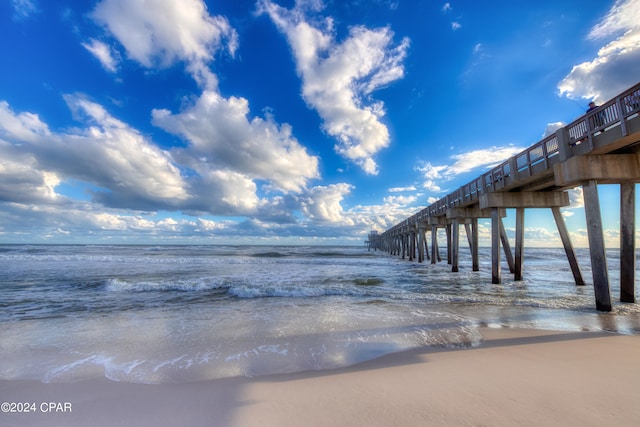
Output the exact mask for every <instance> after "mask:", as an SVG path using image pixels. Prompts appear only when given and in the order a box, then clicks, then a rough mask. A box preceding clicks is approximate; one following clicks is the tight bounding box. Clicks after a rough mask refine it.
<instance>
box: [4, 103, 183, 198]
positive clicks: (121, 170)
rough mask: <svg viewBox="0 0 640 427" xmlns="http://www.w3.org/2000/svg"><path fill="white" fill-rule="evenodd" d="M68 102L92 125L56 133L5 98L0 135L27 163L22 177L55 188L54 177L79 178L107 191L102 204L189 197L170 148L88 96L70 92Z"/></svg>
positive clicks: (101, 194)
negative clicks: (159, 145)
mask: <svg viewBox="0 0 640 427" xmlns="http://www.w3.org/2000/svg"><path fill="white" fill-rule="evenodd" d="M65 100H66V102H67V104H68V105H69V107H70V108H71V109H72V111H73V112H74V114H75V115H76V117H78V118H79V119H82V120H85V121H87V122H88V123H89V126H88V127H87V128H85V129H72V130H71V131H70V132H68V133H52V132H51V131H50V130H49V128H48V126H47V125H46V124H45V123H43V122H42V121H40V119H39V118H38V116H37V115H34V114H31V113H18V114H16V113H14V112H13V111H12V110H11V109H10V108H9V106H8V104H7V103H6V102H0V135H4V136H5V138H7V140H8V142H9V144H5V149H7V148H6V147H10V149H11V150H12V151H13V152H14V153H17V154H14V155H15V158H16V159H17V160H19V161H20V163H21V164H22V165H23V166H25V167H26V169H25V168H23V169H21V173H20V175H19V176H22V177H23V184H24V185H37V186H40V188H41V189H45V190H46V188H49V190H52V189H53V187H55V186H53V185H52V183H53V182H54V181H55V182H60V181H61V180H64V179H68V178H72V179H77V180H80V181H83V182H87V183H91V184H92V185H94V186H96V187H99V188H101V189H103V191H100V192H98V193H95V194H94V197H95V198H96V199H99V200H101V201H102V202H103V203H105V204H112V205H123V206H128V207H135V206H137V205H138V206H147V205H150V204H151V205H153V204H155V203H165V204H173V203H176V202H179V201H184V200H186V199H188V198H189V194H188V191H187V189H186V187H185V183H184V181H183V180H182V177H181V176H180V171H179V170H178V168H177V167H176V166H175V165H174V164H173V162H172V159H171V157H170V156H169V154H168V153H167V152H165V151H162V150H160V149H159V148H157V146H155V145H153V144H151V143H150V141H148V140H147V139H146V138H145V137H143V136H142V135H141V134H140V133H139V132H137V131H136V130H134V129H131V128H130V127H129V126H127V125H126V124H124V123H122V122H120V121H119V120H117V119H115V118H113V117H112V116H111V115H109V114H108V113H107V112H106V110H104V109H103V108H102V107H101V106H100V105H98V104H95V103H93V102H91V101H89V100H88V99H86V98H85V97H83V96H80V95H66V96H65ZM6 168H9V167H8V166H6ZM47 174H48V175H47ZM29 175H30V176H31V178H28V176H29ZM34 177H35V178H34ZM37 177H40V178H37ZM54 177H55V179H54ZM36 178H37V179H36ZM12 179H13V180H15V179H16V178H15V176H14V178H12ZM14 184H15V185H17V183H15V182H14ZM35 193H42V191H35ZM49 198H50V199H52V198H54V197H53V196H52V195H50V196H49ZM9 200H13V199H9Z"/></svg>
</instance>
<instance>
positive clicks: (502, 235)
mask: <svg viewBox="0 0 640 427" xmlns="http://www.w3.org/2000/svg"><path fill="white" fill-rule="evenodd" d="M498 222H499V223H500V240H502V247H503V248H504V256H505V258H506V259H507V265H508V266H509V272H510V273H511V274H513V273H514V272H515V271H516V268H515V264H514V263H513V253H512V252H511V245H510V244H509V239H508V238H507V230H505V229H504V223H503V222H502V218H498Z"/></svg>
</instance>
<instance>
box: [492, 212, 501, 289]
mask: <svg viewBox="0 0 640 427" xmlns="http://www.w3.org/2000/svg"><path fill="white" fill-rule="evenodd" d="M501 223H502V221H500V212H499V209H498V208H491V283H493V284H498V283H500V224H501Z"/></svg>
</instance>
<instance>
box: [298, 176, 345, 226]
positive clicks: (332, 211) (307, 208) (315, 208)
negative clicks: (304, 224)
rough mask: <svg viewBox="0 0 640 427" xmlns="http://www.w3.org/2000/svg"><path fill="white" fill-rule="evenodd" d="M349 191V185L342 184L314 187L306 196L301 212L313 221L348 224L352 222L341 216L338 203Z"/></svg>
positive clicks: (341, 212)
mask: <svg viewBox="0 0 640 427" xmlns="http://www.w3.org/2000/svg"><path fill="white" fill-rule="evenodd" d="M351 189H352V187H351V185H349V184H344V183H341V184H332V185H328V186H317V187H314V188H312V189H311V190H310V191H309V192H308V194H307V195H306V198H305V200H304V201H303V203H302V211H303V213H304V214H305V215H306V216H307V217H309V218H311V219H314V220H318V221H326V222H332V223H345V222H346V223H347V224H350V223H352V221H350V220H348V219H347V218H346V217H344V216H343V210H342V205H341V204H340V202H341V201H342V199H343V198H344V196H346V195H347V194H349V193H350V192H351Z"/></svg>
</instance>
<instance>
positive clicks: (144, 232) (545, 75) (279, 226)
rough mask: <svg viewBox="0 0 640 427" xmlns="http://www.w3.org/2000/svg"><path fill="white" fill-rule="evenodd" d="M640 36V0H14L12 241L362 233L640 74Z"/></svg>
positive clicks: (541, 220)
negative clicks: (481, 0)
mask: <svg viewBox="0 0 640 427" xmlns="http://www.w3.org/2000/svg"><path fill="white" fill-rule="evenodd" d="M639 40H640V0H616V1H613V0H607V1H605V0H597V1H596V0H588V1H585V0H581V1H579V0H575V1H574V0H559V1H547V0H536V1H519V2H507V1H496V0H493V1H492V0H487V1H483V2H477V1H468V0H467V1H462V0H460V1H451V2H445V1H435V0H429V1H417V0H416V1H408V0H369V1H363V0H353V1H348V0H347V1H337V0H336V1H321V0H300V1H297V2H294V1H276V0H251V1H249V0H234V1H204V0H180V1H177V0H144V1H143V0H101V1H89V0H85V1H78V0H76V1H74V0H46V1H44V0H0V55H1V57H2V64H3V66H2V67H0V241H2V242H5V243H22V242H29V243H210V244H216V243H217V244H228V243H237V244H245V243H247V244H268V243H276V244H277V243H280V244H361V243H362V241H363V240H364V238H365V237H366V233H367V232H368V231H369V230H371V229H377V230H379V231H383V230H385V229H386V228H388V227H390V226H392V225H393V224H395V223H396V222H398V221H399V220H401V219H403V218H405V217H407V216H409V215H411V214H413V213H415V212H416V211H418V210H420V209H422V208H424V207H425V206H427V205H428V204H430V203H432V202H433V201H435V200H437V199H438V198H440V197H443V196H445V195H446V194H448V193H449V192H450V191H451V190H454V189H456V188H458V187H459V186H461V185H463V184H465V183H467V182H469V181H470V180H471V179H473V178H475V177H476V176H477V175H479V174H481V173H483V172H484V171H486V170H487V169H489V168H490V167H492V166H493V165H496V164H498V163H499V162H501V161H503V160H505V159H506V158H508V157H510V156H512V155H514V154H516V153H517V152H519V151H521V150H522V149H524V148H525V147H527V146H529V145H532V144H534V143H535V142H537V141H538V140H540V139H541V137H542V136H543V134H544V133H545V132H546V131H547V130H548V129H554V128H556V127H557V126H559V123H568V122H571V121H572V120H573V119H575V118H576V117H578V116H580V115H581V114H582V113H583V112H584V110H585V109H586V104H587V103H588V101H589V100H591V99H595V100H596V102H602V101H605V100H607V99H609V98H611V97H613V96H615V95H616V94H617V93H619V92H621V91H622V90H624V89H625V88H627V87H629V86H631V85H633V84H635V83H637V82H638V79H639V76H640V42H639ZM571 198H572V206H571V207H570V208H567V209H564V214H565V217H566V220H567V225H568V226H569V228H570V230H571V233H572V238H573V240H574V243H575V244H576V245H578V246H580V245H584V244H586V233H585V224H584V223H585V221H584V213H583V210H582V202H581V200H582V197H581V193H580V191H575V192H573V193H572V197H571ZM601 199H602V201H603V206H605V209H604V213H603V215H604V217H605V220H606V227H607V240H608V244H611V245H615V244H617V236H618V218H617V203H618V202H617V201H616V200H617V188H613V187H611V186H607V187H606V188H605V187H604V186H603V188H602V191H601ZM610 206H614V207H613V208H609V207H610ZM510 221H511V220H510V218H507V220H506V225H507V228H510V226H511V225H510V224H511V223H510ZM525 225H526V234H525V239H526V240H527V242H528V244H531V245H543V246H549V245H558V244H559V240H558V239H557V233H556V229H555V224H554V223H553V220H552V216H551V214H550V213H549V212H543V211H540V212H538V211H528V212H527V216H526V223H525ZM481 232H482V235H481V239H486V236H487V232H488V228H487V226H486V225H483V226H482V228H481Z"/></svg>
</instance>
